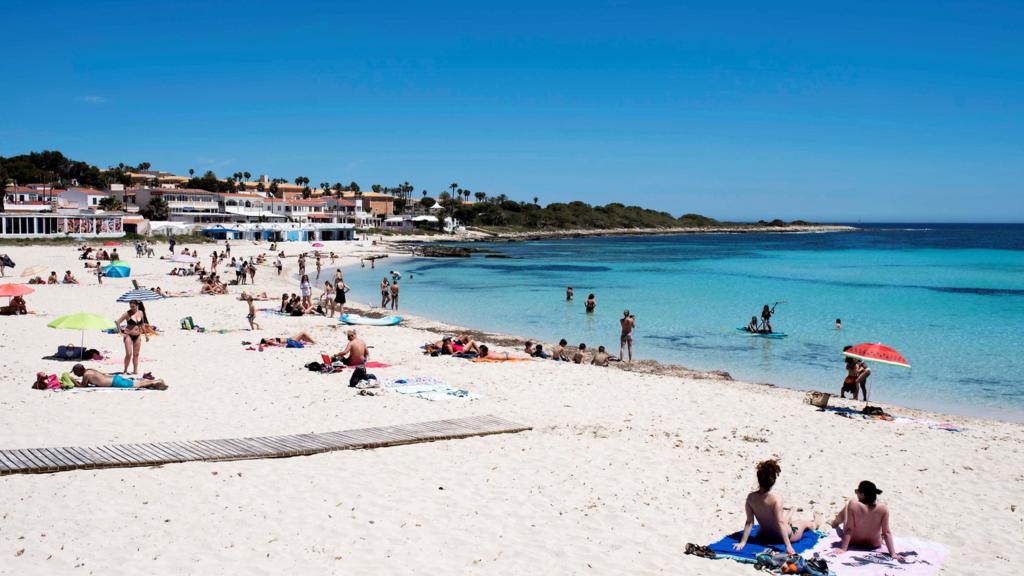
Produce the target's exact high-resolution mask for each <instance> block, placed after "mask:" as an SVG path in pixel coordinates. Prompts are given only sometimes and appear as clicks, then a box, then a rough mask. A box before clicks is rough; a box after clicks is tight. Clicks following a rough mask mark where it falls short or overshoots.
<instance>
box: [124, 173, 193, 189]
mask: <svg viewBox="0 0 1024 576" xmlns="http://www.w3.org/2000/svg"><path fill="white" fill-rule="evenodd" d="M128 177H129V178H131V179H132V186H136V187H152V188H164V189H174V188H180V187H182V186H184V185H185V184H186V183H188V180H189V179H188V177H187V176H178V175H177V174H171V173H170V172H162V171H160V170H140V171H137V172H128Z"/></svg>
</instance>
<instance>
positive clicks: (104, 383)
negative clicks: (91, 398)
mask: <svg viewBox="0 0 1024 576" xmlns="http://www.w3.org/2000/svg"><path fill="white" fill-rule="evenodd" d="M71 372H72V374H74V375H75V376H78V378H80V380H79V379H75V378H74V377H72V378H71V381H72V382H74V383H75V386H77V387H79V388H94V387H95V388H146V389H149V390H167V384H165V383H164V381H163V380H147V379H140V380H138V381H135V380H132V379H131V378H128V377H127V376H125V375H123V374H114V375H110V374H106V373H104V372H100V371H99V370H93V369H92V368H89V369H86V367H85V366H82V365H81V364H75V366H74V367H73V368H72V369H71Z"/></svg>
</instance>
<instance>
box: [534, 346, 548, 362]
mask: <svg viewBox="0 0 1024 576" xmlns="http://www.w3.org/2000/svg"><path fill="white" fill-rule="evenodd" d="M530 356H533V357H534V358H541V359H543V360H547V359H548V358H551V355H549V354H548V353H547V352H545V351H544V345H543V344H537V345H536V346H534V347H533V354H530Z"/></svg>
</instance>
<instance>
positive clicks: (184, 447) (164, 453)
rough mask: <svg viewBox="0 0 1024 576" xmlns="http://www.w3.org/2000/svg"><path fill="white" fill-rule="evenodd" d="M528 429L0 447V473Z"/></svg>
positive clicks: (437, 426) (467, 424)
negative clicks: (79, 445)
mask: <svg viewBox="0 0 1024 576" xmlns="http://www.w3.org/2000/svg"><path fill="white" fill-rule="evenodd" d="M526 430H530V427H529V426H523V425H521V424H516V423H514V422H509V421H508V420H504V419H501V418H498V417H496V416H490V415H487V416H474V417H470V418H455V419H452V420H435V421H432V422H419V423H417V424H403V425H400V426H381V427H378V428H360V429H357V430H345V431H343V432H326V433H322V434H295V435H291V436H259V437H255V438H226V439H222V440H192V441H184V442H155V443H151V444H114V445H111V446H97V447H93V448H76V447H65V448H23V449H19V450H0V476H3V475H6V474H44V473H49V472H64V471H67V470H92V469H96V468H127V467H132V466H159V465H161V464H173V463H176V462H224V461H228V460H252V459H256V458H289V457H291V456H308V455H310V454H320V453H322V452H333V451H335V450H359V449H366V448H384V447H387V446H401V445H403V444H417V443H420V442H433V441H435V440H453V439H456V438H468V437H470V436H488V435H490V434H508V433H515V432H523V431H526Z"/></svg>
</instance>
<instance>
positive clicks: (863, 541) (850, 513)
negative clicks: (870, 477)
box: [830, 480, 903, 562]
mask: <svg viewBox="0 0 1024 576" xmlns="http://www.w3.org/2000/svg"><path fill="white" fill-rule="evenodd" d="M881 493H882V491H881V490H879V489H878V487H877V486H875V484H874V482H869V481H867V480H864V481H863V482H861V483H860V484H859V485H858V486H857V489H856V490H854V494H856V495H857V497H856V498H852V499H851V500H850V501H849V502H847V503H846V506H844V507H843V509H842V510H840V511H839V512H838V513H837V514H836V517H835V518H834V519H833V520H832V522H830V524H832V527H833V528H835V529H837V530H839V529H840V526H842V530H841V534H842V536H843V538H842V540H841V541H840V542H839V548H836V549H835V550H834V551H833V554H842V553H843V552H846V550H847V549H848V548H849V547H850V546H854V547H857V548H865V549H868V550H874V549H875V548H878V547H879V546H881V545H882V541H883V540H884V541H885V548H886V550H888V551H889V556H891V557H892V559H893V560H895V561H897V562H902V561H903V557H902V556H900V555H899V554H898V553H897V552H896V547H895V546H894V545H893V542H892V531H890V530H889V507H888V506H886V505H885V504H884V503H882V502H878V501H877V499H878V495H879V494H881Z"/></svg>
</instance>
